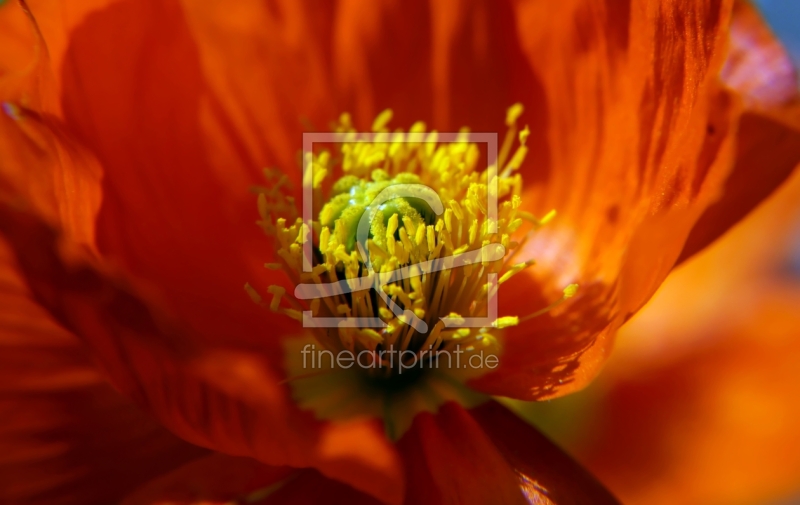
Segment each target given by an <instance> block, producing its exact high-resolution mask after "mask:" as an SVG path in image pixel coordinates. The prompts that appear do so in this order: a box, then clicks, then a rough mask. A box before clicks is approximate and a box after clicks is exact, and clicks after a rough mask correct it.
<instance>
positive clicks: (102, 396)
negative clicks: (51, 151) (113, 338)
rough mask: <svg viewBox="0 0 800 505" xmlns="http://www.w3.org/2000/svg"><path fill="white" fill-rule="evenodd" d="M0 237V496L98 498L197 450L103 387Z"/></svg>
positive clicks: (14, 499)
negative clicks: (29, 286) (28, 285)
mask: <svg viewBox="0 0 800 505" xmlns="http://www.w3.org/2000/svg"><path fill="white" fill-rule="evenodd" d="M14 267H15V265H14V263H13V261H12V252H11V250H10V249H9V248H8V247H7V245H6V244H5V242H4V241H0V306H1V307H2V310H0V412H1V414H0V501H1V502H3V503H26V504H30V505H34V504H42V505H44V504H52V505H58V504H64V505H66V504H71V503H85V504H102V503H110V502H113V501H116V500H118V499H119V498H120V497H121V496H123V495H124V494H125V493H126V492H127V491H129V490H131V489H133V488H135V487H136V486H138V485H141V484H142V483H144V482H146V481H148V480H149V479H151V478H153V477H154V476H156V475H158V474H159V473H161V472H164V471H169V470H171V469H173V468H176V467H178V466H179V465H181V464H183V463H185V462H186V461H188V460H190V459H192V458H195V457H199V456H201V455H202V454H203V453H204V452H205V451H203V450H202V449H200V448H199V447H195V446H191V445H189V444H187V443H185V442H183V441H182V440H180V439H178V438H176V437H175V436H174V435H172V434H171V433H169V432H167V431H166V430H165V429H163V428H162V427H161V426H159V425H158V424H156V423H155V422H154V421H152V420H151V419H150V418H149V417H147V416H146V415H145V414H144V413H142V412H141V411H140V410H139V409H138V408H136V407H135V406H134V405H133V404H132V403H130V401H129V400H128V399H127V398H125V397H123V396H121V395H119V394H118V393H117V392H116V391H114V390H113V389H112V388H111V386H110V385H109V384H108V383H106V381H105V380H104V379H103V377H102V375H101V374H100V372H99V371H98V370H97V369H96V368H95V366H94V365H93V363H92V360H91V357H90V356H89V354H88V352H87V351H86V349H85V348H84V346H83V345H82V343H81V342H80V341H79V340H78V339H77V338H76V337H75V336H73V335H71V334H69V333H68V332H67V331H65V330H64V329H62V328H61V327H60V326H58V325H57V324H56V323H55V322H54V321H53V320H52V319H51V318H50V316H49V315H48V314H47V312H46V311H45V310H44V309H43V308H41V307H40V306H38V305H37V304H36V302H34V301H33V299H32V297H31V294H30V293H29V292H28V290H27V288H26V287H25V284H24V282H23V280H22V278H21V277H20V275H19V274H18V272H16V271H15V268H14Z"/></svg>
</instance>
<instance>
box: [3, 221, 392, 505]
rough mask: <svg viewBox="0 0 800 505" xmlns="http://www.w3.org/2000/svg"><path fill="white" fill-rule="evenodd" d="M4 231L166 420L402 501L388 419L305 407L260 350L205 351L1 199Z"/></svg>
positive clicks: (48, 291)
mask: <svg viewBox="0 0 800 505" xmlns="http://www.w3.org/2000/svg"><path fill="white" fill-rule="evenodd" d="M0 233H3V234H4V235H5V237H6V238H7V239H8V240H9V242H10V243H11V244H12V245H13V247H14V248H15V252H16V254H17V259H18V261H20V263H21V267H22V270H23V271H24V272H25V275H26V279H27V281H28V282H29V283H30V285H31V287H32V289H33V291H34V292H35V293H36V295H37V297H38V298H39V299H40V300H43V301H44V302H45V303H46V305H47V307H48V309H49V310H50V311H51V312H52V313H53V314H55V315H56V316H57V317H58V319H59V321H60V322H62V323H63V324H65V325H66V326H67V327H68V328H72V329H73V330H74V331H75V333H76V334H78V335H80V336H81V337H82V338H83V339H84V340H85V341H86V342H87V343H88V344H89V346H90V347H91V348H92V350H93V351H94V353H95V356H96V357H97V358H98V359H99V360H100V362H101V365H102V367H103V370H104V372H105V373H106V374H107V375H108V377H109V378H110V380H111V381H112V383H113V384H114V385H115V386H116V387H117V388H118V389H119V390H120V391H122V392H123V393H124V394H125V395H126V396H128V397H130V398H132V399H134V400H135V401H136V402H137V404H139V405H141V406H142V407H143V408H145V409H146V410H148V411H149V412H151V413H152V414H153V415H154V416H156V418H157V419H158V420H159V421H160V422H161V423H162V424H163V425H164V426H166V427H168V428H169V429H171V430H172V431H173V432H175V433H177V434H178V435H180V436H181V437H182V438H184V439H186V440H188V441H190V442H192V443H194V444H197V445H200V446H203V447H209V448H213V449H215V450H220V451H224V452H226V453H229V454H232V455H247V456H252V457H255V458H258V459H260V460H262V461H264V462H267V463H274V464H289V465H292V466H315V467H317V468H319V469H320V470H321V471H322V472H323V473H325V474H326V475H329V476H330V477H332V478H337V479H340V480H342V481H344V482H347V483H349V484H352V485H353V486H354V487H356V488H358V489H360V490H363V491H365V492H368V493H370V494H373V495H375V496H379V497H380V498H381V499H383V500H384V501H386V502H389V503H397V502H399V501H400V496H402V486H403V483H402V476H401V475H398V473H397V468H396V467H397V466H398V465H399V463H398V461H397V455H396V454H395V452H394V450H393V449H392V447H391V444H390V443H389V441H388V440H387V439H386V437H385V435H384V433H383V427H382V425H381V423H380V422H379V421H377V420H370V419H365V420H353V421H350V422H348V423H344V424H331V423H324V422H320V421H317V420H315V419H314V418H313V416H312V415H311V414H310V413H306V412H300V411H299V410H297V407H296V406H295V405H294V402H293V401H292V400H291V398H290V396H289V391H288V387H287V386H286V385H285V384H282V383H281V382H280V378H279V377H278V376H276V375H275V373H274V371H273V369H272V368H271V366H270V364H269V363H265V360H264V359H263V358H260V357H259V355H257V354H248V353H243V352H233V351H225V350H218V349H207V350H205V351H202V352H201V351H199V350H197V349H196V348H195V347H193V346H192V345H191V343H192V342H193V339H192V338H190V337H187V336H186V335H185V334H183V333H182V329H181V328H180V327H179V326H175V325H173V324H171V323H170V322H169V318H168V317H167V316H165V315H164V314H162V313H161V312H160V311H159V310H158V309H156V308H154V306H150V305H148V303H146V302H145V301H144V300H143V299H142V298H140V297H139V296H138V295H136V294H135V291H133V290H132V288H131V286H130V285H129V284H125V283H123V281H121V280H119V279H115V278H113V277H111V276H108V275H104V274H101V273H100V272H99V271H98V270H95V269H94V268H92V267H91V266H89V264H87V263H86V259H85V258H83V259H82V260H80V259H77V258H75V257H71V259H70V260H69V261H67V262H65V261H64V260H63V259H62V258H61V257H59V256H58V254H59V252H60V251H59V242H58V241H57V239H56V236H55V234H54V232H53V231H52V230H51V229H50V228H48V227H47V226H46V225H44V224H43V223H41V222H40V221H38V220H37V219H36V218H35V217H32V216H31V215H30V214H25V213H22V212H19V211H16V210H13V209H10V208H8V207H7V206H2V205H0ZM81 261H83V262H81Z"/></svg>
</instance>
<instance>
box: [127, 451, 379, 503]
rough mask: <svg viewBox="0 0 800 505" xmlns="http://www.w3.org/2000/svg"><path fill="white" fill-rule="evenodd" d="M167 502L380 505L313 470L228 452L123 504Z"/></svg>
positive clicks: (183, 470) (195, 464) (156, 483)
mask: <svg viewBox="0 0 800 505" xmlns="http://www.w3.org/2000/svg"><path fill="white" fill-rule="evenodd" d="M166 502H168V503H174V504H175V505H205V504H212V503H214V504H217V503H218V504H220V505H221V504H223V503H234V502H235V503H239V502H243V503H254V504H260V505H279V504H292V505H300V504H306V503H307V504H309V505H311V504H315V503H322V502H334V503H353V504H377V503H380V502H378V501H376V500H375V499H374V498H372V497H370V496H368V495H364V494H361V493H359V492H357V491H355V490H354V489H352V488H350V487H348V486H346V485H344V484H341V483H339V482H336V481H333V480H330V479H326V478H325V477H323V476H322V475H320V474H319V473H318V472H316V471H314V470H308V469H295V468H289V467H274V466H267V465H263V464H261V463H258V462H257V461H255V460H252V459H248V458H236V457H232V456H228V455H224V454H214V455H212V456H209V457H207V458H205V459H202V460H199V461H196V462H192V463H189V464H187V465H185V466H184V467H183V468H180V469H178V470H176V471H174V472H172V473H170V474H168V475H165V476H163V477H161V478H159V479H156V480H154V481H153V482H151V483H149V484H148V485H146V486H143V487H142V488H141V489H139V490H137V491H136V492H135V493H133V494H132V495H130V496H129V497H128V498H127V499H126V500H125V501H123V502H122V505H156V504H160V503H166Z"/></svg>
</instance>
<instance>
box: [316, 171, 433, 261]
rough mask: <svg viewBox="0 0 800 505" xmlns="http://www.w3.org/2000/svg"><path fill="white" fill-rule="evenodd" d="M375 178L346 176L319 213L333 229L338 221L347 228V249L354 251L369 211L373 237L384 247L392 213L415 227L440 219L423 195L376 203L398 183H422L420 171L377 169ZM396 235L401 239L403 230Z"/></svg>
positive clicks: (370, 235) (374, 174)
mask: <svg viewBox="0 0 800 505" xmlns="http://www.w3.org/2000/svg"><path fill="white" fill-rule="evenodd" d="M371 179H372V180H365V179H361V178H359V177H356V176H355V175H345V176H344V177H342V178H341V179H339V180H338V181H336V183H334V185H333V189H332V191H331V198H330V200H329V201H328V203H326V204H325V205H324V206H323V207H322V210H321V211H320V213H319V221H320V224H321V225H322V226H327V227H328V228H330V229H333V228H334V226H335V225H336V223H337V221H338V222H339V223H338V224H339V226H340V227H342V229H344V230H346V242H345V247H346V248H347V252H351V251H353V249H354V248H355V244H356V239H357V237H356V235H357V230H358V224H359V221H360V220H361V218H362V216H363V215H364V213H365V212H367V210H369V211H370V212H371V213H372V215H371V216H370V229H369V238H370V239H372V240H373V241H374V242H375V243H376V244H377V245H379V246H383V245H384V242H385V240H386V230H387V229H388V226H389V221H390V219H391V218H392V216H394V215H397V218H398V220H399V222H400V223H406V222H407V221H410V223H411V224H413V227H414V228H416V227H417V226H420V225H422V226H428V225H432V224H434V223H435V222H436V214H435V213H434V211H433V210H432V209H431V207H430V205H428V203H427V202H426V201H425V199H423V198H415V197H413V196H402V197H397V198H393V199H391V200H388V201H385V202H383V203H381V204H379V205H373V202H374V201H375V199H376V197H378V195H379V194H380V193H381V192H382V191H383V190H385V189H386V188H388V187H390V186H396V185H398V184H415V185H418V184H420V178H419V176H418V175H416V174H410V173H401V174H397V176H395V177H394V178H390V177H389V175H388V174H387V173H386V171H384V170H381V169H377V170H374V171H373V172H372V174H371ZM395 235H396V236H395V238H396V239H397V240H399V239H400V235H399V229H398V230H396V231H395Z"/></svg>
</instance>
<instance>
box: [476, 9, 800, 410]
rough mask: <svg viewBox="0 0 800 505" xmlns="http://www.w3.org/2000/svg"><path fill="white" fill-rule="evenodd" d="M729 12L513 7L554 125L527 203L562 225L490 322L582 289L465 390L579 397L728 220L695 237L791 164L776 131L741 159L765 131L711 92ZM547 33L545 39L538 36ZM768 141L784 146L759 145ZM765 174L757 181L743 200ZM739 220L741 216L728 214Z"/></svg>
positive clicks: (511, 337) (541, 243) (512, 284)
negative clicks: (636, 320)
mask: <svg viewBox="0 0 800 505" xmlns="http://www.w3.org/2000/svg"><path fill="white" fill-rule="evenodd" d="M731 6H732V3H729V2H711V1H709V2H703V1H697V2H688V1H687V2H631V3H630V4H627V3H622V2H614V3H607V4H602V3H592V2H578V1H575V2H566V3H559V4H551V3H536V2H527V3H526V2H521V3H519V4H518V23H519V30H520V33H523V34H524V35H523V42H524V44H525V46H524V47H525V48H526V51H527V53H528V55H529V59H530V65H532V66H533V67H534V68H536V69H538V71H537V75H539V76H541V78H542V79H543V85H544V89H545V96H547V98H548V100H549V101H548V105H549V107H550V109H551V110H552V111H553V115H552V116H551V117H550V120H549V122H548V123H547V125H546V128H547V136H548V146H549V147H548V152H547V156H545V158H544V163H540V164H539V167H538V169H539V170H538V174H539V176H537V177H536V178H535V179H534V180H535V181H537V180H540V179H541V183H540V184H538V185H537V184H534V186H533V187H532V188H530V189H529V190H528V191H527V192H526V195H525V197H524V198H523V201H524V202H533V206H534V207H535V208H532V209H531V210H534V211H535V213H537V214H539V215H543V214H544V213H546V212H547V211H549V210H550V209H552V208H555V209H556V210H557V211H558V215H557V217H556V219H555V220H553V221H552V222H551V223H548V225H547V226H545V227H544V228H542V229H541V230H539V231H537V232H536V233H535V234H534V235H533V237H532V238H531V239H530V240H529V241H528V243H527V244H526V250H525V256H526V258H527V257H530V258H533V259H536V260H537V266H536V267H535V268H532V269H528V270H526V271H524V272H522V273H521V274H520V275H518V276H516V277H515V278H513V279H511V281H509V282H508V283H507V287H506V289H504V290H501V294H500V296H499V300H500V312H501V315H512V314H514V315H520V316H524V315H526V314H528V313H533V312H535V311H537V310H538V309H540V308H542V307H546V306H548V305H550V304H551V303H552V302H553V301H555V300H557V299H559V298H560V297H561V296H562V290H563V289H564V287H566V286H567V285H568V284H571V283H577V284H579V285H580V288H579V290H578V294H577V296H575V298H574V299H573V300H570V301H568V302H567V303H565V304H563V305H562V306H560V307H559V308H558V309H556V310H553V311H551V312H550V313H549V314H546V315H544V316H541V317H539V318H536V319H534V320H531V321H529V322H527V323H525V324H522V325H520V326H518V327H515V328H509V329H507V330H506V333H505V336H504V338H503V344H504V351H503V353H504V354H503V355H504V356H505V357H503V356H501V358H500V364H499V367H498V368H497V369H496V370H494V371H492V372H490V373H487V374H486V375H484V376H483V377H481V378H479V379H477V380H475V381H473V382H472V385H473V386H474V387H476V388H478V389H480V390H481V391H484V392H487V393H490V394H497V395H502V396H510V397H514V398H520V399H525V400H532V399H543V398H549V397H553V396H560V395H563V394H567V393H569V392H572V391H576V390H578V389H581V388H582V387H584V386H585V385H586V384H587V383H588V382H589V381H591V380H592V379H593V378H594V377H595V376H596V374H597V372H598V371H599V369H600V367H601V366H602V364H603V363H604V362H605V359H606V356H607V354H608V352H609V349H610V346H611V344H612V342H613V340H614V334H615V332H616V330H617V329H618V328H619V327H620V325H621V324H622V323H623V322H624V321H626V320H627V319H628V318H629V317H631V315H633V314H634V313H635V312H636V311H638V310H639V309H640V308H641V307H642V306H643V304H644V303H645V302H646V301H647V300H648V299H649V298H650V297H651V296H652V294H653V293H654V292H655V290H656V289H657V288H658V286H659V285H660V284H661V282H662V281H663V280H664V278H665V277H666V276H667V274H668V273H669V272H670V271H671V269H672V268H673V267H674V265H675V264H676V262H677V261H678V260H679V257H680V255H681V253H682V251H683V250H684V245H685V244H686V241H687V239H688V237H689V236H690V234H692V233H694V232H693V230H695V229H696V226H703V222H704V221H705V220H704V219H703V220H701V216H703V215H704V213H705V212H707V210H708V209H710V208H711V207H712V205H714V204H715V203H716V202H723V204H722V205H723V207H724V209H723V210H724V211H725V212H723V213H722V215H723V216H724V219H722V218H719V219H714V220H713V221H712V222H711V224H710V226H708V227H707V231H708V233H705V234H704V236H705V237H706V238H708V237H712V236H717V235H718V234H719V233H722V231H724V229H726V228H727V227H730V226H731V225H732V224H733V223H734V222H735V221H736V220H737V219H740V218H741V217H742V216H743V214H744V213H745V212H747V211H748V210H750V209H751V208H752V206H753V205H755V204H756V203H757V202H758V201H759V200H760V199H762V198H764V197H765V196H766V195H767V194H768V193H769V192H770V191H771V190H772V189H774V187H775V186H776V185H777V184H779V183H780V181H782V180H783V178H784V177H785V176H786V174H787V173H788V171H789V170H790V169H791V168H792V165H793V164H796V163H797V160H798V158H800V152H797V153H795V152H794V151H795V150H796V149H795V147H794V146H795V145H797V144H796V142H795V143H792V140H793V138H792V136H793V134H792V133H790V132H791V130H788V129H786V128H783V129H781V127H777V126H776V127H775V128H773V129H771V130H769V131H768V132H767V133H765V134H764V135H763V136H761V137H760V138H761V139H762V140H763V142H758V143H756V145H755V146H754V147H755V149H754V152H753V153H752V155H746V156H745V155H744V154H743V151H745V150H746V149H749V147H746V146H748V145H749V144H748V143H749V138H748V137H747V136H746V135H749V134H748V131H749V130H754V131H758V132H759V133H760V132H761V131H765V130H759V128H758V126H755V125H749V120H748V119H747V116H741V109H742V105H741V101H740V99H739V98H738V96H737V94H736V92H734V91H732V90H727V89H724V88H723V86H722V84H721V82H720V80H719V77H718V73H719V71H720V69H721V67H722V64H723V62H724V59H725V57H726V52H725V48H726V43H727V40H726V39H727V26H728V22H729V13H730V9H731ZM543 22H546V23H548V30H546V31H545V30H544V29H541V28H540V29H537V28H536V27H537V26H538V23H543ZM554 27H555V28H554ZM543 33H547V34H548V35H549V34H555V35H554V36H548V37H544V36H542V35H541V34H543ZM645 48H646V49H645ZM700 48H702V49H700ZM573 53H574V54H575V56H574V57H572V58H563V55H564V54H573ZM654 55H655V56H654ZM776 131H781V132H782V134H783V135H785V136H786V139H784V140H785V142H783V141H782V140H780V141H779V142H778V143H777V144H776V139H775V136H774V135H773V136H772V137H768V136H767V135H769V134H770V133H772V134H774V133H775V132H776ZM532 134H533V133H532ZM767 138H769V139H770V140H769V141H767ZM779 138H781V137H779ZM776 146H777V147H780V148H781V149H779V150H778V153H777V154H775V156H774V158H768V161H769V162H770V163H769V166H767V167H762V168H760V169H759V170H755V168H756V167H755V166H754V165H753V164H752V163H749V162H746V161H743V160H739V162H740V163H741V164H736V167H738V169H734V164H735V161H736V160H735V157H736V155H737V154H738V155H740V156H745V158H747V157H750V158H752V159H755V157H756V156H762V157H763V156H764V153H765V152H770V150H771V149H773V148H775V147H776ZM784 148H785V149H784ZM737 149H738V151H737ZM756 153H758V154H756ZM765 170H766V172H767V173H768V174H769V176H768V177H766V178H762V179H761V180H760V181H759V183H758V184H756V185H752V184H751V182H752V181H751V179H753V178H754V177H761V174H762V173H763V172H764V171H765ZM534 173H537V172H534ZM743 176H744V177H746V178H747V183H745V184H743V183H742V182H741V179H742V177H743ZM737 181H739V182H737ZM747 184H750V186H747ZM736 188H739V189H741V190H742V191H740V192H739V193H738V194H737V191H736ZM745 188H746V189H745ZM742 192H747V193H748V194H747V196H746V197H745V196H744V195H743V194H741V193H742ZM740 203H741V205H739V204H740ZM737 207H738V208H739V210H740V211H741V212H738V211H737V212H730V213H726V212H727V211H729V210H731V209H736V208H737ZM718 217H719V216H718ZM698 223H699V224H698ZM697 229H698V230H699V228H697ZM697 233H700V232H699V231H698V232H697ZM701 242H702V243H701ZM706 243H707V242H703V241H698V242H697V244H698V245H700V246H702V245H705V244H706ZM523 292H524V293H525V295H524V296H516V295H517V294H520V293H523ZM504 294H505V296H504Z"/></svg>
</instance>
